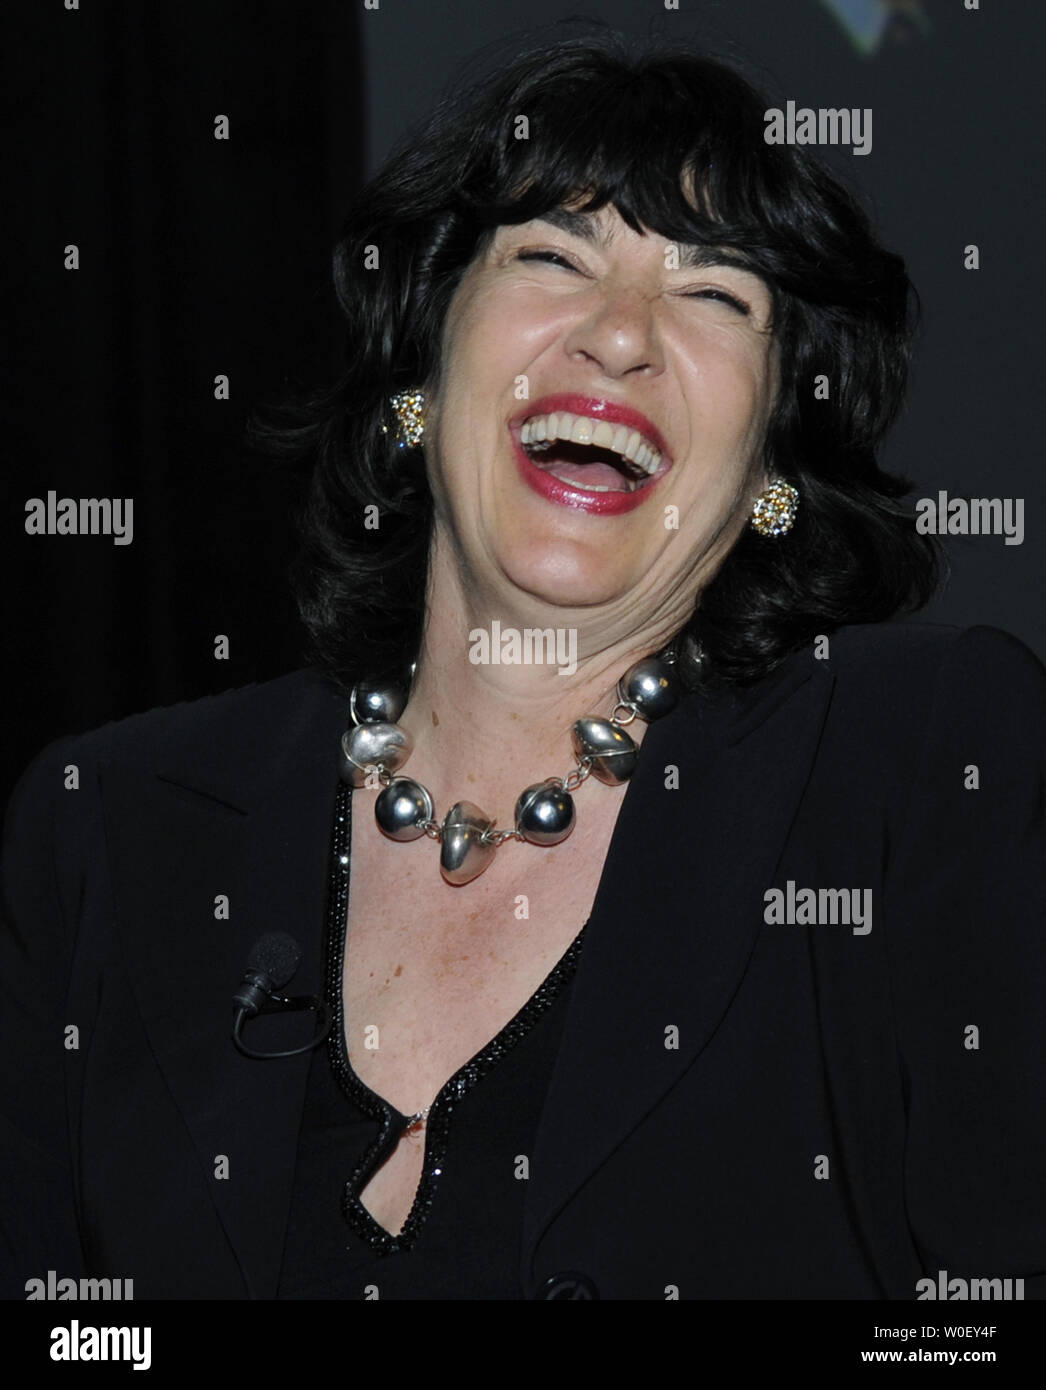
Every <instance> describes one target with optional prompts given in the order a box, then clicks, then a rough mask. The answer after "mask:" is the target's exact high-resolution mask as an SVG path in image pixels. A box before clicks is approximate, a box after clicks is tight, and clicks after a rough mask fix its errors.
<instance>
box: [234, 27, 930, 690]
mask: <svg viewBox="0 0 1046 1390" xmlns="http://www.w3.org/2000/svg"><path fill="white" fill-rule="evenodd" d="M597 28H598V32H597V34H596V36H595V37H587V36H586V37H582V38H569V39H567V40H566V41H564V39H563V37H562V31H561V30H560V29H559V28H558V27H556V29H555V33H554V34H553V37H552V39H551V40H547V39H546V40H539V42H538V46H537V47H535V48H532V49H529V50H528V51H527V52H525V53H523V54H522V55H519V56H515V57H513V58H511V59H510V60H509V61H508V62H507V63H505V64H503V65H502V66H500V67H498V68H497V69H496V70H494V71H488V73H487V75H485V76H483V77H481V78H479V79H478V80H476V79H475V78H474V75H473V69H472V67H471V66H470V68H469V70H468V71H467V72H466V73H464V74H463V75H462V77H463V80H460V81H453V82H452V83H451V86H450V95H449V96H448V97H447V98H445V99H444V100H443V101H442V102H440V104H439V105H438V106H437V107H436V109H435V110H434V111H433V112H432V113H431V114H430V115H429V116H428V117H427V118H426V119H425V120H424V121H423V122H422V123H420V124H419V125H417V126H416V127H415V128H414V129H413V130H412V131H410V132H409V133H408V134H407V135H406V136H405V137H404V138H403V139H402V140H401V141H400V142H399V144H398V145H397V147H396V149H395V150H394V151H393V152H392V153H391V154H390V156H389V158H388V159H387V160H386V161H385V163H384V165H383V166H382V168H381V169H380V170H379V171H378V173H377V174H376V175H375V177H374V178H373V179H372V180H371V182H370V183H369V184H368V185H367V187H366V188H365V189H363V190H362V192H361V193H360V194H359V195H358V196H357V197H356V198H355V200H354V202H353V204H352V207H351V211H350V212H349V215H348V217H347V218H346V221H345V223H344V225H343V227H342V230H341V235H340V237H339V239H338V242H337V245H336V246H335V248H334V256H333V280H334V289H335V293H336V295H337V298H338V303H339V305H340V307H341V310H342V314H343V316H344V320H345V344H346V350H345V358H344V366H343V369H342V372H341V375H340V377H339V379H338V380H337V381H336V382H335V383H333V384H331V385H330V386H328V387H325V388H320V389H317V390H315V391H313V392H312V393H311V394H298V395H297V396H291V397H290V398H289V399H286V400H285V401H283V402H281V403H278V404H274V405H272V406H270V407H268V418H266V416H265V414H264V413H259V412H256V413H255V415H254V417H253V418H252V421H251V426H250V436H251V439H252V440H253V442H254V443H255V444H256V446H258V447H260V448H263V449H266V450H269V451H271V452H272V453H274V454H277V455H280V456H283V457H285V458H289V459H294V460H299V461H301V462H303V463H304V462H307V463H308V464H309V465H310V467H311V481H310V491H309V494H308V498H307V501H306V504H305V507H304V509H303V513H302V517H301V528H302V548H301V552H300V555H299V559H298V562H297V567H296V570H295V585H296V589H297V594H298V601H299V608H300V611H301V615H302V618H303V621H304V623H305V627H306V630H307V632H308V634H309V642H310V645H309V656H310V658H311V659H312V660H313V661H315V662H316V664H317V665H319V666H320V667H321V668H322V669H323V670H325V671H326V672H327V673H328V674H329V675H330V676H332V677H333V678H334V679H335V681H336V682H337V683H338V684H339V685H340V686H341V687H342V689H343V690H346V691H347V690H348V689H349V688H350V687H351V685H352V684H353V683H354V681H355V680H356V679H358V678H361V677H364V676H368V675H374V674H375V673H378V672H390V671H395V670H398V669H399V668H401V667H402V664H403V661H404V659H405V656H406V657H409V656H410V654H411V653H413V652H416V651H417V648H418V643H419V640H420V635H421V628H422V623H423V619H424V606H425V581H426V574H427V564H428V549H429V541H430V537H431V534H432V519H433V504H432V496H431V493H430V491H429V487H428V480H427V474H426V460H425V455H424V448H423V447H422V448H420V449H419V448H412V449H405V450H397V449H396V448H395V447H394V444H393V437H392V435H391V434H390V433H387V432H386V431H387V430H388V427H389V425H390V423H391V417H390V409H389V396H390V394H392V393H393V392H395V391H399V390H404V389H407V388H411V387H417V386H421V385H423V384H426V385H428V386H429V387H430V388H432V389H437V390H438V388H439V381H440V371H441V364H442V360H443V335H444V331H445V326H446V324H447V322H448V318H447V313H448V309H449V306H450V304H451V301H452V299H453V297H454V294H455V291H456V290H457V288H458V286H459V285H460V284H461V281H462V278H463V276H464V275H465V274H466V273H467V272H468V270H469V268H470V266H471V265H473V264H474V263H475V261H476V260H477V258H478V256H480V255H481V254H482V253H483V252H484V250H485V249H486V247H487V245H488V244H489V240H490V238H491V237H492V236H493V234H494V231H495V229H496V228H497V227H498V226H502V225H512V224H519V223H521V222H526V221H529V220H531V219H532V218H537V217H541V216H544V215H546V214H548V213H549V212H550V211H552V210H553V209H559V208H562V209H566V210H570V211H578V212H597V211H599V210H600V209H601V208H603V207H607V206H611V207H613V208H615V209H616V210H617V212H618V213H619V214H620V215H621V217H622V218H623V219H624V220H625V222H626V223H627V224H628V225H629V226H630V227H631V228H632V229H633V231H636V232H643V231H647V230H649V231H651V232H653V233H655V234H657V235H660V236H663V237H665V238H666V239H668V240H669V241H673V242H677V243H679V244H680V245H683V244H693V245H713V246H717V247H720V248H724V249H727V250H728V252H729V254H731V255H732V256H734V257H736V258H737V259H738V260H739V261H740V262H741V264H743V265H744V266H746V268H748V269H750V270H753V271H755V272H756V273H757V274H759V275H761V276H762V278H763V279H764V281H765V282H766V283H767V285H768V287H769V289H770V292H771V296H772V299H773V324H772V330H773V334H774V337H775V340H776V343H777V347H778V359H779V362H780V368H781V372H780V388H779V391H778V397H777V400H776V402H775V405H774V409H773V413H772V417H771V420H770V422H769V426H768V429H767V432H766V437H765V439H764V441H763V464H764V467H765V469H766V471H767V473H768V474H772V475H774V476H776V477H778V478H781V479H783V480H784V481H786V482H790V483H792V484H794V486H795V487H797V488H798V489H799V493H800V499H801V502H800V506H799V509H798V513H797V518H796V522H795V525H794V527H793V529H792V530H791V531H790V532H789V534H788V535H787V537H782V538H780V539H776V540H767V539H765V538H763V537H761V536H759V535H757V534H756V533H755V532H753V531H751V529H750V528H745V530H744V531H743V533H742V535H741V537H740V539H739V540H738V541H737V543H736V544H735V546H734V548H733V549H732V550H731V552H730V554H729V555H728V556H727V557H726V559H725V560H724V562H723V564H722V566H721V568H720V569H719V571H718V572H717V573H716V575H715V576H714V577H713V578H712V579H711V580H710V582H709V583H708V584H707V585H706V586H705V588H704V589H703V590H702V592H701V595H700V598H699V601H698V603H697V605H696V606H695V609H694V612H693V614H692V615H691V617H690V619H689V620H688V622H687V624H686V626H685V628H684V629H683V633H682V635H683V637H684V641H683V642H682V644H681V647H682V650H683V651H684V652H686V651H693V650H695V648H696V646H697V645H698V644H699V646H700V649H701V651H702V653H703V656H702V660H701V662H700V665H697V664H694V663H692V662H689V664H688V662H686V661H684V662H683V663H682V667H681V669H682V674H683V675H684V678H685V679H689V680H691V681H692V682H693V683H695V684H705V683H708V682H710V681H715V682H726V683H736V684H745V683H748V682H751V681H754V680H757V679H759V678H760V677H762V676H764V675H766V674H767V673H768V672H769V671H771V670H772V669H773V668H774V667H775V666H776V665H777V664H778V663H779V662H780V661H781V660H782V659H783V658H784V656H785V655H787V653H788V652H789V651H792V650H794V649H795V648H797V647H799V646H801V645H803V644H805V643H808V642H810V641H812V640H813V638H814V637H815V636H816V635H818V634H822V633H828V632H831V631H833V630H834V629H835V628H837V627H839V626H841V625H843V624H844V623H859V622H879V621H883V620H884V619H886V618H889V617H892V616H894V615H895V614H896V613H898V612H901V611H911V610H913V609H915V608H918V607H920V606H921V605H922V604H924V603H925V602H926V601H927V600H928V599H929V597H930V596H931V595H932V593H933V591H934V589H935V587H936V584H937V581H938V575H939V565H940V560H939V551H938V550H937V547H936V544H935V542H934V540H933V538H931V537H929V536H922V535H919V534H918V533H917V532H916V531H915V529H914V522H913V518H912V517H911V516H909V515H907V514H906V513H905V511H904V509H903V507H902V505H901V503H900V499H901V498H902V496H903V495H904V493H905V492H906V490H907V487H908V484H907V483H906V481H905V479H903V478H899V477H896V476H894V475H892V474H889V473H886V472H885V471H883V470H882V469H881V468H880V466H879V462H878V450H879V448H880V445H881V443H882V439H883V437H884V435H885V433H886V431H887V430H888V428H889V427H890V425H891V424H892V422H893V420H894V418H895V416H896V414H897V411H898V410H899V408H900V406H901V402H902V400H903V397H904V391H905V386H906V381H907V372H908V353H909V347H910V342H911V337H912V331H913V327H914V322H915V308H916V304H915V299H914V292H913V290H912V287H911V284H910V282H909V280H908V275H907V273H906V270H905V265H904V261H903V260H902V259H901V257H900V256H898V255H897V254H895V253H894V252H892V251H889V250H887V249H886V248H884V247H883V246H882V245H881V244H880V243H879V241H878V240H877V238H876V236H875V235H874V233H873V231H872V229H871V226H870V224H869V221H868V218H867V217H866V215H865V213H864V212H863V210H862V209H861V207H860V206H859V205H858V203H857V201H856V200H855V198H854V197H853V196H852V195H851V194H850V192H849V191H848V190H847V189H846V188H845V187H844V186H843V185H842V184H841V183H840V182H839V181H838V180H837V179H836V178H835V177H834V176H833V175H832V173H831V172H830V171H829V170H828V169H827V167H826V166H825V165H823V164H822V163H821V162H820V160H819V159H818V158H817V157H816V155H814V154H813V153H812V152H811V150H810V149H809V148H807V147H796V146H794V145H787V144H784V145H779V144H773V145H770V144H767V142H766V140H765V138H764V134H765V130H766V120H765V117H766V113H767V111H768V110H769V109H770V107H771V105H772V103H771V102H769V101H768V100H767V98H766V97H765V95H764V94H762V93H761V92H760V91H758V90H757V88H756V87H755V86H754V85H753V84H752V83H751V82H750V81H749V80H748V78H747V77H746V76H745V75H744V74H743V73H742V72H741V71H740V70H738V69H737V68H736V67H734V66H732V65H731V64H728V63H724V62H721V61H719V60H718V59H716V58H713V57H710V56H708V55H707V54H703V53H697V52H695V51H693V50H692V49H690V48H687V47H682V46H674V45H673V46H671V47H666V46H665V45H663V44H658V45H657V46H655V47H644V46H642V45H638V44H637V43H636V42H635V41H634V40H632V39H631V38H627V39H626V38H625V37H624V36H621V35H617V34H615V33H614V32H613V31H611V30H606V29H605V28H603V27H601V26H597ZM481 61H483V60H482V59H481ZM825 384H827V386H828V387H829V394H828V396H827V397H826V396H825V395H824V392H823V387H824V385H825ZM375 512H377V513H380V518H381V524H380V526H374V525H372V524H371V522H370V518H371V517H372V515H373V514H374V513H375Z"/></svg>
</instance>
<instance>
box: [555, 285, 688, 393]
mask: <svg viewBox="0 0 1046 1390" xmlns="http://www.w3.org/2000/svg"><path fill="white" fill-rule="evenodd" d="M563 346H564V349H565V351H566V352H567V354H568V356H570V357H571V358H573V357H575V356H577V355H580V356H581V357H584V358H587V359H588V360H589V361H591V362H594V363H595V364H596V365H597V366H598V367H599V368H600V370H601V371H602V372H603V374H604V375H605V376H608V377H612V378H617V377H622V376H625V375H627V374H628V373H629V372H636V371H642V372H644V373H646V374H647V375H656V374H657V373H659V372H661V371H662V370H663V369H664V361H663V357H662V351H661V344H660V340H659V337H658V332H657V325H656V322H655V315H654V308H653V304H652V302H651V300H650V298H649V297H648V296H647V295H646V294H644V293H643V292H642V290H640V289H638V288H637V287H635V286H629V287H625V286H622V287H620V288H614V289H608V288H603V289H602V290H601V291H600V298H599V302H598V304H597V305H596V306H595V307H594V308H593V309H592V311H591V312H590V313H589V314H588V315H587V316H586V317H585V318H583V319H582V320H581V321H579V322H578V323H577V324H576V325H575V326H574V327H573V328H572V329H571V330H570V332H569V333H568V334H567V338H566V341H565V343H564V345H563Z"/></svg>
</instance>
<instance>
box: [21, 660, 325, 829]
mask: <svg viewBox="0 0 1046 1390" xmlns="http://www.w3.org/2000/svg"><path fill="white" fill-rule="evenodd" d="M341 711H346V713H345V718H346V721H347V718H348V715H347V708H346V701H345V700H344V699H343V698H342V696H341V693H340V692H339V691H338V690H337V688H336V686H335V685H334V684H333V682H331V681H330V680H329V679H328V678H327V677H326V676H324V675H323V674H322V673H321V672H320V671H318V670H317V669H316V668H314V667H303V668H301V669H299V670H295V671H291V672H289V673H288V674H286V675H283V676H277V677H275V678H274V679H272V680H268V681H253V682H251V683H250V684H248V685H244V686H238V687H235V688H233V689H230V690H224V691H220V692H218V693H217V694H213V695H204V696H202V697H200V698H198V699H195V700H183V701H180V702H178V703H177V704H173V705H163V706H158V707H156V708H154V709H149V710H143V711H141V712H139V713H137V714H130V715H126V716H124V717H123V718H120V719H113V720H110V721H108V722H107V723H105V724H102V725H99V726H98V727H97V728H94V729H89V730H87V731H86V732H84V733H79V734H67V735H64V736H62V737H60V738H57V739H54V740H53V741H52V742H51V743H49V744H47V745H46V746H45V747H44V748H43V749H42V750H41V751H40V752H39V753H37V755H36V756H35V757H34V758H33V759H32V761H31V762H30V763H29V764H28V766H27V767H26V769H25V771H24V772H23V773H22V775H21V777H20V779H19V781H18V783H17V784H16V786H15V789H14V791H13V793H12V796H11V802H10V803H9V804H10V806H11V807H13V806H15V805H16V804H18V803H20V802H21V801H23V800H24V799H26V798H27V797H30V798H31V797H32V794H33V790H34V788H39V787H41V786H44V785H47V786H51V787H53V786H54V785H55V779H56V778H60V776H61V774H62V772H63V769H64V768H65V767H67V766H68V765H69V764H76V765H77V766H79V767H83V766H85V765H90V766H97V765H99V764H102V763H105V762H110V761H112V762H119V763H125V764H132V765H134V766H137V767H139V768H144V769H151V770H154V771H158V772H163V771H164V770H165V769H177V768H179V767H181V766H184V765H190V766H211V767H213V768H215V769H221V768H223V767H225V766H236V765H239V764H243V763H245V762H253V763H255V764H257V763H258V761H259V760H262V761H264V759H265V757H266V749H267V748H268V749H271V750H284V751H286V750H288V749H293V748H295V747H296V746H301V744H302V743H303V742H305V741H307V739H308V736H309V733H310V732H311V731H313V730H314V729H315V728H316V726H317V723H318V722H319V723H321V724H324V725H325V724H327V723H329V722H331V721H333V722H334V723H337V721H338V717H339V713H340V712H341Z"/></svg>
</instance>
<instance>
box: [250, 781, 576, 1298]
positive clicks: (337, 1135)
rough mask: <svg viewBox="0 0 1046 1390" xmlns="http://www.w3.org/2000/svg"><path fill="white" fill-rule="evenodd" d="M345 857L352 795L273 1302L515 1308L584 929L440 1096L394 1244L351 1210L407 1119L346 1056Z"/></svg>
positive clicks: (340, 843)
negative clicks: (528, 1192) (541, 1136)
mask: <svg viewBox="0 0 1046 1390" xmlns="http://www.w3.org/2000/svg"><path fill="white" fill-rule="evenodd" d="M350 843H351V793H350V792H349V789H348V788H344V787H343V788H341V789H339V793H338V797H337V804H336V809H335V824H334V834H333V838H332V847H331V876H330V884H329V891H328V906H327V927H326V936H325V958H326V962H327V964H326V990H327V1003H328V1006H329V1007H330V1010H331V1015H332V1019H333V1022H332V1026H331V1031H330V1037H329V1041H328V1046H327V1047H326V1048H318V1049H317V1050H316V1052H315V1053H314V1055H313V1059H312V1063H311V1065H310V1069H309V1077H308V1087H307V1091H306V1097H305V1109H304V1114H303V1119H302V1128H301V1134H300V1137H299V1142H298V1157H297V1163H296V1167H295V1174H294V1189H293V1194H292V1198H291V1212H290V1221H289V1223H288V1227H287V1241H286V1245H285V1248H284V1256H283V1264H282V1268H281V1273H280V1284H279V1292H278V1295H277V1297H279V1298H286V1299H293V1298H307V1299H324V1298H339V1299H340V1298H348V1299H354V1298H441V1299H445V1298H449V1299H453V1298H461V1299H486V1298H493V1299H516V1298H522V1297H523V1296H524V1293H523V1289H522V1286H521V1283H520V1274H519V1270H520V1232H521V1220H522V1214H523V1198H524V1193H525V1186H526V1183H527V1182H528V1181H529V1177H530V1173H529V1165H530V1162H531V1160H532V1157H533V1152H534V1137H535V1134H536V1131H537V1124H538V1119H539V1117H540V1114H541V1108H542V1105H543V1103H544V1099H545V1093H546V1091H547V1089H548V1082H549V1078H550V1076H551V1073H552V1068H553V1065H554V1063H555V1060H556V1055H557V1051H558V1048H559V1041H560V1037H561V1034H562V1025H563V1019H564V1015H565V1013H566V1009H567V1003H568V996H569V993H570V980H571V977H572V976H573V973H574V968H575V965H576V962H577V956H578V953H579V951H580V947H581V939H582V936H583V935H584V928H582V930H581V932H579V933H578V935H577V936H576V937H575V939H574V941H573V942H572V943H571V945H570V946H569V947H568V949H567V951H566V952H565V954H564V955H563V956H562V958H561V959H560V960H559V962H558V963H557V964H556V966H555V967H554V968H553V970H552V971H551V972H550V974H549V975H548V976H547V977H546V979H545V980H544V982H543V983H542V984H541V985H540V986H539V988H538V989H537V990H536V991H535V993H534V994H533V995H532V996H531V998H530V999H529V1000H528V1002H527V1003H526V1004H525V1005H524V1006H523V1008H522V1009H521V1010H520V1011H519V1013H517V1014H516V1016H515V1017H514V1018H513V1019H511V1020H510V1021H509V1022H508V1023H507V1024H506V1025H505V1027H504V1028H502V1030H501V1031H500V1032H499V1033H498V1034H497V1036H496V1037H495V1038H493V1039H492V1040H491V1041H490V1042H489V1043H488V1044H487V1045H486V1047H484V1048H483V1049H482V1050H481V1051H480V1052H478V1053H477V1054H476V1055H475V1057H473V1058H472V1059H471V1060H470V1061H469V1062H467V1063H466V1064H465V1065H464V1066H463V1067H461V1068H460V1069H459V1070H458V1071H457V1072H455V1074H454V1075H453V1076H452V1077H451V1078H450V1079H449V1080H448V1081H447V1083H446V1084H445V1085H444V1086H443V1088H442V1089H441V1090H440V1093H439V1095H438V1096H437V1097H436V1100H435V1101H434V1102H433V1104H432V1106H431V1108H430V1111H429V1116H428V1122H427V1129H426V1135H425V1162H424V1167H423V1171H422V1176H421V1181H420V1183H419V1185H418V1190H417V1193H416V1194H415V1198H414V1204H413V1207H412V1209H411V1211H410V1214H409V1216H408V1217H407V1220H406V1222H405V1224H404V1227H403V1230H402V1231H401V1232H400V1234H399V1235H398V1236H395V1237H394V1236H392V1235H390V1234H389V1233H388V1232H387V1231H385V1230H384V1229H383V1228H382V1227H381V1226H380V1225H379V1224H378V1223H377V1222H376V1221H375V1220H374V1218H373V1217H372V1216H371V1215H370V1213H369V1212H368V1211H367V1209H366V1207H364V1205H363V1204H362V1202H361V1201H360V1200H359V1194H360V1192H361V1191H362V1190H363V1189H364V1188H365V1187H366V1186H367V1183H368V1182H369V1181H370V1178H371V1177H372V1176H373V1174H374V1172H375V1170H376V1169H377V1168H378V1167H379V1166H380V1165H381V1163H382V1162H383V1161H384V1160H385V1158H386V1157H387V1156H388V1155H389V1154H390V1153H391V1152H392V1151H393V1150H394V1149H395V1148H396V1145H397V1144H398V1143H399V1140H400V1137H401V1135H402V1133H403V1131H404V1129H405V1128H406V1126H407V1124H408V1117H407V1116H405V1115H402V1114H400V1112H399V1111H398V1110H396V1109H395V1107H394V1106H392V1105H390V1104H388V1102H386V1101H385V1100H383V1099H382V1098H381V1097H380V1096H378V1095H376V1094H375V1092H374V1091H372V1090H371V1089H370V1087H369V1086H366V1085H365V1084H364V1083H363V1082H362V1081H361V1080H360V1079H359V1077H358V1076H357V1075H356V1073H355V1072H354V1071H353V1069H352V1066H351V1064H350V1062H349V1058H348V1052H347V1049H346V1046H345V1026H344V1022H345V1021H344V1013H343V1009H342V963H343V959H344V950H345V931H346V924H347V914H348V892H349V862H348V861H349V845H350ZM492 1068H496V1073H495V1075H493V1076H491V1077H490V1078H489V1079H485V1080H483V1084H482V1085H478V1084H477V1083H478V1082H480V1081H481V1079H483V1078H485V1076H486V1073H488V1072H489V1071H491V1069H492Z"/></svg>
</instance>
